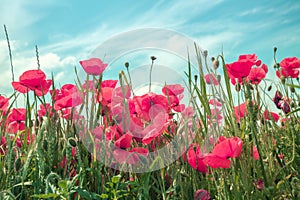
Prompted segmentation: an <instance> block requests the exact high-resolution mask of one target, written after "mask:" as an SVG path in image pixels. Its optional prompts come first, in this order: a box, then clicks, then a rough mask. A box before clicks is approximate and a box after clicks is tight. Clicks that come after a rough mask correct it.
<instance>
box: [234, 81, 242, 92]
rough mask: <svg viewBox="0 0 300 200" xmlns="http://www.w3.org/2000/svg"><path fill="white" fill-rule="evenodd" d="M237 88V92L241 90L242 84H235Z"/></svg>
mask: <svg viewBox="0 0 300 200" xmlns="http://www.w3.org/2000/svg"><path fill="white" fill-rule="evenodd" d="M235 90H236V91H237V92H239V91H240V90H241V85H240V84H239V83H237V84H236V85H235Z"/></svg>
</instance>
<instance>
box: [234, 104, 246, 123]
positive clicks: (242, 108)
mask: <svg viewBox="0 0 300 200" xmlns="http://www.w3.org/2000/svg"><path fill="white" fill-rule="evenodd" d="M245 113H247V104H246V102H244V103H242V104H240V105H238V106H235V107H234V116H235V118H236V120H237V122H240V121H241V118H243V117H244V116H245Z"/></svg>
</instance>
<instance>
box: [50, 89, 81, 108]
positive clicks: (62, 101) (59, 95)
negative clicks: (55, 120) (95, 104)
mask: <svg viewBox="0 0 300 200" xmlns="http://www.w3.org/2000/svg"><path fill="white" fill-rule="evenodd" d="M53 92H54V91H52V93H53ZM54 98H55V103H54V109H55V110H61V109H63V108H69V107H75V106H78V105H80V104H82V103H83V99H82V96H81V95H80V94H79V91H78V89H77V87H76V86H75V85H72V84H66V85H64V86H63V87H62V88H61V90H56V91H55V96H54Z"/></svg>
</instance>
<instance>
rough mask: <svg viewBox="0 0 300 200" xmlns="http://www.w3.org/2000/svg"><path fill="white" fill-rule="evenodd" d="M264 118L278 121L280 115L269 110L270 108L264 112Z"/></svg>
mask: <svg viewBox="0 0 300 200" xmlns="http://www.w3.org/2000/svg"><path fill="white" fill-rule="evenodd" d="M264 118H265V119H266V120H274V121H275V122H278V120H279V115H278V114H277V113H274V112H269V111H268V110H265V112H264Z"/></svg>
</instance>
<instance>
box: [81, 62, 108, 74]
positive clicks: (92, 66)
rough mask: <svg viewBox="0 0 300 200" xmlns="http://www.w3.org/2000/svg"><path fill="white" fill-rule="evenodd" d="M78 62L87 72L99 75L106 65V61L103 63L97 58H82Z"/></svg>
mask: <svg viewBox="0 0 300 200" xmlns="http://www.w3.org/2000/svg"><path fill="white" fill-rule="evenodd" d="M79 63H80V65H81V66H82V68H83V69H84V71H85V72H86V73H87V74H90V75H96V76H97V75H101V74H102V73H103V72H104V70H105V69H106V67H107V65H108V64H106V63H103V62H102V60H100V59H99V58H91V59H89V60H82V61H80V62H79Z"/></svg>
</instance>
